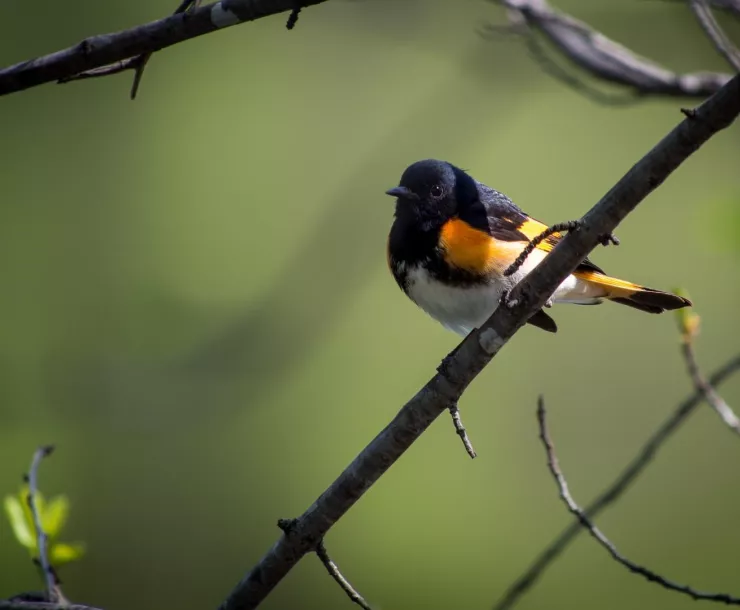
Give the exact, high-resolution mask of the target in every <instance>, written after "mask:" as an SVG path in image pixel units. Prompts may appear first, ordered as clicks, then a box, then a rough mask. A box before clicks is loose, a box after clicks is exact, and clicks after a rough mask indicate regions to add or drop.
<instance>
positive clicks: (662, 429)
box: [494, 354, 740, 610]
mask: <svg viewBox="0 0 740 610" xmlns="http://www.w3.org/2000/svg"><path fill="white" fill-rule="evenodd" d="M738 371H740V354H737V355H735V356H734V357H733V358H731V359H730V360H729V361H728V362H726V363H725V364H724V365H723V366H722V367H721V368H720V369H719V370H717V372H715V373H714V374H713V375H712V376H711V377H710V378H709V384H710V385H711V386H713V387H716V386H718V385H720V384H721V383H723V382H724V381H726V380H727V379H729V378H730V377H731V376H732V375H733V374H735V373H736V372H738ZM703 399H704V393H703V392H702V391H701V390H698V389H697V390H696V391H695V392H694V394H693V395H692V396H690V397H689V398H687V399H686V400H684V401H683V402H682V403H681V404H680V405H678V407H677V408H676V410H675V411H674V412H673V413H671V415H670V416H669V417H668V419H666V420H665V421H664V422H663V423H662V424H661V425H660V426H659V427H658V429H657V430H655V432H653V434H652V435H651V436H650V438H649V439H648V440H647V442H646V443H645V444H644V445H643V446H642V448H641V449H640V451H639V452H638V453H637V455H636V456H635V457H634V458H633V459H632V461H631V462H630V463H629V464H628V465H627V466H626V467H625V468H624V470H622V472H621V473H620V474H619V476H617V478H616V479H614V481H612V483H611V484H610V485H609V486H608V487H607V488H606V489H605V490H604V491H603V492H602V493H601V494H600V495H599V496H598V497H597V498H596V499H595V500H594V501H593V502H591V504H589V505H588V506H587V507H586V509H585V510H584V512H585V513H586V514H587V515H588V516H589V518H591V519H593V518H595V517H596V516H597V515H598V514H600V513H601V512H602V511H603V510H604V509H605V508H607V507H608V506H609V505H610V504H612V503H613V502H614V501H616V500H617V499H618V498H619V497H620V496H621V495H622V494H623V493H624V492H625V491H627V489H628V488H629V487H630V485H632V483H634V482H635V480H636V479H637V478H638V477H639V476H640V475H641V474H642V473H643V471H644V470H645V468H647V466H648V465H649V464H650V463H651V462H652V461H653V460H654V459H655V456H656V455H657V453H658V451H659V450H660V449H661V448H662V446H663V443H665V442H666V441H667V440H668V439H669V438H670V437H671V436H673V434H674V433H675V432H676V431H677V430H678V429H679V428H680V427H681V425H682V424H683V423H684V422H685V421H686V420H687V419H688V417H689V415H691V414H692V413H693V412H694V411H695V410H696V408H697V407H698V406H699V405H700V404H701V403H702V400H703ZM582 531H583V528H582V527H581V525H580V523H579V522H578V521H574V522H573V523H571V524H570V525H569V526H567V527H566V528H565V529H563V531H562V532H560V534H559V535H558V537H557V538H556V539H555V540H554V541H553V542H552V543H550V544H549V545H548V546H547V547H546V548H545V549H544V550H543V551H542V552H541V553H540V554H539V555H538V556H537V558H536V559H535V560H534V561H533V562H532V564H531V565H530V566H529V568H527V571H526V572H524V573H523V574H522V575H521V576H520V577H519V578H518V579H517V580H516V581H515V582H514V583H513V584H512V585H511V587H509V589H508V590H507V591H506V593H505V594H504V596H503V597H502V598H501V600H500V601H498V602H497V603H496V605H495V606H494V610H508V608H512V607H513V606H514V605H515V604H516V603H517V602H518V601H519V599H520V598H521V597H522V596H523V595H524V594H525V593H526V592H527V591H529V589H531V588H532V587H533V586H534V585H535V583H536V582H537V581H538V580H539V578H540V577H541V576H542V574H543V573H544V572H545V570H546V569H547V568H548V567H550V565H551V564H552V563H553V562H554V561H555V560H556V559H557V558H558V557H559V556H560V554H561V553H563V551H565V549H566V548H567V547H568V545H569V544H570V543H571V542H572V541H573V539H575V537H576V536H578V534H580V533H581V532H582Z"/></svg>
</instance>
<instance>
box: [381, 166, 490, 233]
mask: <svg viewBox="0 0 740 610" xmlns="http://www.w3.org/2000/svg"><path fill="white" fill-rule="evenodd" d="M386 194H387V195H390V196H392V197H396V218H398V219H400V220H404V219H408V220H409V221H412V222H418V223H420V224H421V225H422V227H423V228H425V229H427V228H434V227H436V226H440V225H441V224H443V223H444V222H445V221H447V220H449V219H450V218H452V217H453V216H457V215H459V214H460V213H461V212H462V211H464V210H465V209H466V208H467V207H469V206H471V205H474V204H475V203H476V202H477V201H478V188H477V186H476V184H475V180H473V179H472V178H471V177H470V176H468V175H467V174H466V173H465V172H464V171H463V170H461V169H460V168H458V167H455V166H454V165H452V164H451V163H447V162H446V161H437V160H436V159H426V160H424V161H417V162H416V163H414V164H413V165H409V166H408V167H407V168H406V171H404V172H403V175H402V176H401V183H400V184H399V186H397V187H394V188H392V189H390V190H388V191H386Z"/></svg>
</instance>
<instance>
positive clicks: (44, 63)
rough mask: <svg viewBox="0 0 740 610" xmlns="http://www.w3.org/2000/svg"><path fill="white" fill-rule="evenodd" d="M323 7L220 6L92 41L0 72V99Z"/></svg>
mask: <svg viewBox="0 0 740 610" xmlns="http://www.w3.org/2000/svg"><path fill="white" fill-rule="evenodd" d="M323 2H326V0H221V1H220V2H215V3H213V4H208V5H206V6H200V7H198V8H197V9H195V10H193V11H187V12H185V11H184V12H180V13H176V14H174V15H171V16H169V17H165V18H164V19H160V20H158V21H152V22H151V23H146V24H144V25H140V26H137V27H134V28H131V29H129V30H123V31H121V32H116V33H113V34H101V35H99V36H92V37H90V38H86V39H85V40H83V41H82V42H80V43H79V44H77V45H75V46H73V47H68V48H66V49H64V50H62V51H57V52H56V53H52V54H50V55H44V56H43V57H38V58H36V59H31V60H28V61H23V62H21V63H18V64H15V65H14V66H9V67H7V68H5V69H3V70H0V95H6V94H8V93H14V92H16V91H22V90H24V89H29V88H30V87H35V86H37V85H41V84H43V83H49V82H53V81H59V80H62V81H65V80H69V79H70V77H73V76H75V75H77V74H80V73H82V72H88V71H90V70H95V69H99V68H104V67H109V66H110V65H111V64H117V63H118V62H123V63H122V64H120V65H121V66H125V67H122V68H121V69H127V68H128V67H132V66H129V65H128V64H127V63H126V60H130V59H131V58H136V57H137V56H140V55H147V54H151V53H153V52H155V51H160V50H161V49H165V48H167V47H171V46H172V45H175V44H177V43H179V42H183V41H185V40H189V39H191V38H195V37H196V36H202V35H204V34H209V33H210V32H215V31H216V30H219V29H221V28H225V27H229V26H232V25H237V24H239V23H246V22H247V21H255V20H256V19H261V18H262V17H268V16H269V15H276V14H277V13H283V12H286V11H292V12H293V11H295V10H296V9H297V8H301V7H308V6H313V5H315V4H321V3H323ZM183 4H184V3H183Z"/></svg>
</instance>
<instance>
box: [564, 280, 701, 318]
mask: <svg viewBox="0 0 740 610" xmlns="http://www.w3.org/2000/svg"><path fill="white" fill-rule="evenodd" d="M573 275H575V276H576V277H577V278H578V279H579V280H583V281H585V282H588V283H589V284H593V285H596V286H599V287H601V288H603V289H604V292H606V294H605V295H604V296H605V298H607V299H609V300H610V301H614V302H615V303H620V304H621V305H627V306H629V307H634V308H635V309H639V310H641V311H647V312H648V313H662V312H664V311H665V310H667V309H668V310H670V309H681V308H682V307H689V306H691V301H689V300H688V299H685V298H684V297H680V296H678V295H676V294H672V293H670V292H664V291H662V290H655V289H654V288H648V287H647V286H640V285H639V284H633V283H632V282H627V281H625V280H620V279H617V278H615V277H609V276H608V275H603V274H601V273H597V272H595V271H576V272H575V273H574V274H573Z"/></svg>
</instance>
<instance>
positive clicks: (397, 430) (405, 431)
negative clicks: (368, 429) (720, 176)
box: [220, 76, 740, 610]
mask: <svg viewBox="0 0 740 610" xmlns="http://www.w3.org/2000/svg"><path fill="white" fill-rule="evenodd" d="M738 114H740V76H736V77H734V78H733V79H731V80H730V81H729V82H728V83H727V84H726V85H725V86H724V87H723V88H722V89H720V90H719V91H718V92H717V93H716V94H715V95H713V96H712V97H711V98H709V99H708V100H707V101H706V102H704V104H702V105H701V106H700V107H699V108H698V109H697V110H696V112H695V113H693V114H692V116H690V117H687V118H686V119H684V120H683V121H682V122H681V123H680V124H679V125H678V126H676V127H675V128H674V129H673V130H672V131H671V132H670V133H669V134H668V135H667V136H666V137H665V138H663V140H662V141H661V142H659V143H658V144H657V145H656V146H655V147H654V148H653V149H652V150H651V151H650V152H649V153H647V154H646V155H645V156H644V157H643V158H642V159H641V160H640V161H639V162H638V163H637V164H635V166H634V167H632V169H630V170H629V172H627V174H626V175H625V176H624V177H623V178H622V179H621V180H620V181H619V182H618V183H617V184H616V185H615V186H614V187H613V188H612V189H611V190H610V191H609V192H608V193H607V194H606V195H605V196H604V197H603V198H602V199H601V201H599V203H597V204H596V205H595V206H594V207H593V208H592V209H591V210H590V211H589V212H588V213H587V214H586V215H585V216H584V217H583V218H582V219H581V222H582V225H581V227H579V229H578V230H577V231H572V232H570V233H568V234H567V235H566V236H565V237H564V238H563V239H562V241H561V242H560V243H559V244H558V245H557V246H556V247H555V248H554V249H553V251H552V253H550V254H549V255H548V256H547V257H546V258H545V259H544V261H543V262H542V263H540V264H539V265H538V266H537V267H536V268H535V269H534V270H533V271H532V272H531V273H530V274H529V275H528V276H527V277H526V278H525V279H524V280H523V281H522V282H521V283H520V284H518V285H517V286H516V287H515V288H514V289H513V290H512V292H511V295H510V296H511V299H510V302H511V303H516V305H514V306H509V307H498V308H497V309H496V311H495V312H494V313H493V315H492V316H491V317H490V318H489V319H488V320H487V321H486V323H485V324H483V326H482V327H481V328H480V329H476V330H474V331H473V332H471V333H470V334H469V335H468V336H467V337H466V338H465V339H464V340H463V342H462V343H461V344H460V345H459V346H458V347H457V348H455V350H454V353H453V354H450V355H449V356H448V358H447V359H446V361H445V366H444V367H440V369H441V370H440V371H439V372H438V373H437V374H436V375H434V377H432V378H431V379H430V380H429V382H427V384H426V385H425V386H424V387H423V388H422V389H421V390H419V392H418V393H417V394H416V395H415V396H414V397H413V398H412V399H411V400H409V402H407V403H406V404H405V405H404V406H403V407H402V408H401V410H400V411H399V413H398V414H397V415H396V417H395V418H394V419H393V421H391V422H390V423H389V424H388V425H387V426H386V427H385V429H384V430H382V431H381V432H380V433H379V434H378V435H377V436H376V437H375V438H374V439H373V440H372V441H371V442H370V444H369V445H368V446H367V447H365V449H363V450H362V451H361V452H360V454H359V455H358V456H357V457H356V458H355V459H354V460H353V461H352V463H351V464H350V465H349V466H347V468H346V469H345V470H344V472H342V473H341V474H340V475H339V477H338V478H337V479H336V480H335V481H334V482H333V483H332V484H331V485H329V487H328V488H327V489H326V491H324V492H323V493H322V494H321V495H320V496H319V497H318V498H317V499H316V501H315V502H314V503H313V504H312V505H311V506H310V507H309V508H308V509H307V510H306V511H305V512H304V513H303V514H302V515H301V516H300V517H298V518H297V519H296V520H295V522H294V527H291V528H290V530H289V531H287V532H284V533H283V535H282V536H281V537H280V538H279V539H278V541H277V542H275V544H274V545H273V546H272V547H271V548H270V549H269V550H268V551H267V553H266V554H265V555H264V556H263V557H262V559H260V561H259V562H258V563H257V565H255V566H254V567H253V568H252V569H251V570H250V571H249V572H247V574H245V576H244V577H243V578H242V580H241V581H240V582H239V583H238V584H237V585H236V587H235V588H234V590H233V591H232V592H231V594H230V595H229V597H228V598H227V599H226V600H225V601H224V602H223V603H222V604H221V606H220V608H221V610H247V609H249V608H256V607H257V606H258V605H259V604H260V603H261V602H262V601H263V600H264V599H265V597H267V595H268V594H269V593H270V591H272V589H273V588H274V587H275V586H276V585H277V584H278V583H279V582H280V581H281V580H282V579H283V578H284V577H285V575H286V574H288V572H290V570H291V569H292V568H293V567H294V566H295V565H296V564H297V563H298V561H299V560H300V559H301V558H302V557H303V556H304V555H305V554H306V553H308V552H309V551H311V550H313V549H314V548H315V547H316V544H317V543H318V542H319V541H320V540H321V539H322V538H323V537H324V536H325V534H326V533H327V532H328V531H329V530H330V529H331V527H332V526H333V525H334V524H335V523H336V522H337V521H338V520H339V519H340V518H341V517H342V516H343V515H344V514H345V513H346V512H347V511H348V510H349V509H350V508H351V507H352V506H353V505H354V504H355V502H357V500H359V498H360V497H361V496H362V494H364V493H365V492H366V491H367V490H368V489H369V488H370V487H371V486H372V485H373V483H375V482H376V481H377V480H378V479H379V478H380V477H381V476H382V475H383V473H385V472H386V470H388V468H390V467H391V465H392V464H393V463H394V462H395V461H396V460H398V459H399V458H400V457H401V455H403V453H404V452H405V451H406V450H407V449H408V448H409V447H410V446H411V445H412V443H413V442H414V441H415V440H416V439H417V438H419V436H420V435H421V434H422V433H423V432H424V430H426V429H427V427H429V425H431V423H432V422H433V421H434V420H435V419H436V418H437V417H438V416H439V415H440V414H441V413H443V412H444V411H445V410H447V409H449V407H450V405H452V404H454V403H455V402H457V401H458V400H459V398H460V396H461V395H462V393H463V392H464V391H465V389H466V388H467V386H468V385H469V384H470V383H471V382H472V381H473V379H475V377H476V376H477V375H478V373H480V371H481V370H482V369H483V368H484V367H485V366H486V365H487V364H488V363H489V362H490V361H491V359H493V358H494V357H495V356H496V355H497V354H498V353H499V351H500V350H501V348H502V347H503V346H504V345H506V343H507V342H508V341H509V339H511V337H512V336H513V335H514V334H515V333H516V331H517V330H519V328H521V327H522V326H523V325H524V324H525V323H526V321H527V320H528V319H529V317H530V316H532V315H533V314H535V313H536V312H537V311H539V310H540V309H541V308H542V307H543V306H544V305H545V303H546V301H547V300H548V299H549V297H550V295H551V294H552V293H553V292H554V291H555V289H556V288H557V287H558V286H559V285H560V283H561V282H562V281H563V280H564V279H565V278H566V277H567V276H568V275H569V274H570V273H571V272H572V271H573V270H574V269H575V268H576V266H577V265H578V264H579V263H580V262H581V261H582V260H583V259H584V258H585V257H586V256H587V255H588V254H589V252H591V250H593V249H594V248H595V247H596V246H597V245H598V244H599V243H601V239H603V236H604V235H607V234H610V233H612V232H613V231H614V229H615V228H616V226H617V225H618V224H619V222H620V221H621V220H622V219H623V218H624V217H625V216H627V214H629V213H630V212H631V211H632V210H633V209H634V208H635V207H637V205H638V204H639V203H640V202H641V201H642V200H643V199H644V198H645V197H646V196H647V195H648V194H650V193H651V192H652V191H653V190H654V189H656V188H657V187H658V186H659V185H660V184H661V183H662V182H663V181H664V180H665V179H666V178H667V177H668V176H669V175H670V174H671V172H673V170H675V169H676V168H677V167H678V166H679V165H680V164H681V163H682V162H683V161H684V160H686V159H687V158H688V157H689V156H690V155H691V154H692V153H693V152H694V151H696V150H697V149H698V148H699V147H700V146H701V145H702V144H703V143H704V142H706V141H707V140H708V139H709V138H711V137H712V136H713V135H714V134H715V133H717V132H718V131H720V130H721V129H724V128H726V127H728V126H729V125H730V124H731V123H732V122H733V121H734V120H735V118H736V117H737V115H738Z"/></svg>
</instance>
